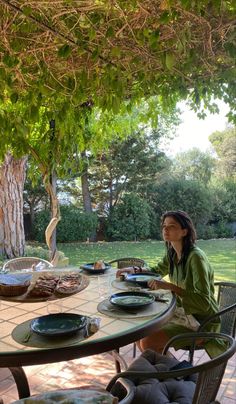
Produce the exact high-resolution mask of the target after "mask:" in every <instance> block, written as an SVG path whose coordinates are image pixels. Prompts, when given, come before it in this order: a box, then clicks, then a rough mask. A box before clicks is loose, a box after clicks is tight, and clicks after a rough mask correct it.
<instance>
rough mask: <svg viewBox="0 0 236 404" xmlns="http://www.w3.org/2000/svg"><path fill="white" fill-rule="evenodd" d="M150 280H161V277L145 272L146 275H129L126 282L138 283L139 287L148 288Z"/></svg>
mask: <svg viewBox="0 0 236 404" xmlns="http://www.w3.org/2000/svg"><path fill="white" fill-rule="evenodd" d="M150 280H157V281H160V280H161V275H159V274H155V273H153V272H144V273H140V274H139V273H138V274H127V275H126V277H125V281H126V282H132V283H136V284H137V285H139V286H142V287H144V288H147V287H148V281H150Z"/></svg>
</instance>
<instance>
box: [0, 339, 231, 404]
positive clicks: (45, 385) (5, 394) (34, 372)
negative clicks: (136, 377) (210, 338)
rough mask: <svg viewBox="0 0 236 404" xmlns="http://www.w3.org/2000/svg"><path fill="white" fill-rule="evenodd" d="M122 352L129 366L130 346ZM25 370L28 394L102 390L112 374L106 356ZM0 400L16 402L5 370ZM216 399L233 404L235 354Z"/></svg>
mask: <svg viewBox="0 0 236 404" xmlns="http://www.w3.org/2000/svg"><path fill="white" fill-rule="evenodd" d="M121 353H122V354H123V355H124V356H125V358H126V361H127V362H128V363H130V362H132V360H133V358H132V345H127V346H126V347H123V348H122V349H121ZM203 355H204V354H203V352H202V351H199V361H201V360H202V359H203ZM175 356H177V357H178V358H179V359H181V360H183V359H185V358H184V356H185V354H184V352H183V351H178V353H175ZM24 370H25V372H26V374H27V376H28V380H29V384H30V389H31V394H37V393H40V392H43V391H49V390H53V389H59V388H68V387H75V386H82V385H85V384H95V385H98V386H103V387H104V386H106V384H107V383H108V381H109V380H110V379H111V377H112V376H113V375H114V373H115V368H114V363H113V359H112V358H111V356H110V355H109V354H102V355H94V356H90V357H86V358H83V359H77V360H72V361H68V362H60V363H55V364H50V365H40V366H29V367H25V368H24ZM0 397H1V398H2V399H3V402H4V404H10V403H12V402H13V401H14V400H16V399H17V390H16V386H15V383H14V380H13V378H12V376H11V374H10V372H9V370H8V369H2V368H0ZM217 399H218V401H220V403H221V404H236V354H235V355H234V357H233V358H231V359H230V360H229V362H228V366H227V368H226V372H225V375H224V379H223V381H222V384H221V386H220V389H219V393H218V396H217ZM150 404H152V403H150ZM153 404H154V403H153Z"/></svg>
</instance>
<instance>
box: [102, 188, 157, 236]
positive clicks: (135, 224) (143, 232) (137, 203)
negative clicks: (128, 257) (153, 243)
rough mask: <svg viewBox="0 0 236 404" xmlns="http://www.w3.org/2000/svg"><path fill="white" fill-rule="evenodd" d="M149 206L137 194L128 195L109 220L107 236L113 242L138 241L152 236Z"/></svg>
mask: <svg viewBox="0 0 236 404" xmlns="http://www.w3.org/2000/svg"><path fill="white" fill-rule="evenodd" d="M149 210H150V208H149V206H148V204H147V202H146V201H144V200H143V199H141V198H140V197H139V196H137V195H135V194H132V193H131V194H126V195H124V197H123V198H122V200H121V202H120V203H119V204H117V205H116V206H115V207H114V208H113V210H112V213H111V215H110V217H109V219H108V224H107V235H108V237H109V238H111V239H112V240H127V241H131V240H135V241H136V240H138V239H145V238H147V237H148V236H149V235H150V220H149Z"/></svg>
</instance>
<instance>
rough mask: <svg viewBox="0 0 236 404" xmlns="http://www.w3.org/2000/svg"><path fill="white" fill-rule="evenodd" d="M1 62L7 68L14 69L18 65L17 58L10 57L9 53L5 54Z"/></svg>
mask: <svg viewBox="0 0 236 404" xmlns="http://www.w3.org/2000/svg"><path fill="white" fill-rule="evenodd" d="M2 60H3V63H4V64H5V65H6V66H8V67H15V66H17V65H18V63H19V60H18V59H17V57H15V56H12V55H10V54H9V53H5V55H4V56H3V59H2Z"/></svg>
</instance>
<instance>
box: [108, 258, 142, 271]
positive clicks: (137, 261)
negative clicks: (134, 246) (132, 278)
mask: <svg viewBox="0 0 236 404" xmlns="http://www.w3.org/2000/svg"><path fill="white" fill-rule="evenodd" d="M115 263H116V264H117V268H118V269H122V268H126V267H133V266H135V267H141V268H143V267H147V264H146V262H145V261H144V260H142V259H141V258H133V257H127V258H117V259H115V260H112V261H109V262H108V264H115Z"/></svg>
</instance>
